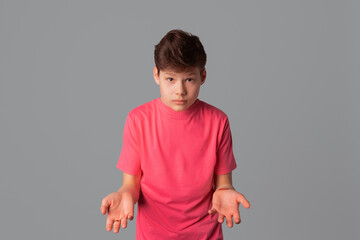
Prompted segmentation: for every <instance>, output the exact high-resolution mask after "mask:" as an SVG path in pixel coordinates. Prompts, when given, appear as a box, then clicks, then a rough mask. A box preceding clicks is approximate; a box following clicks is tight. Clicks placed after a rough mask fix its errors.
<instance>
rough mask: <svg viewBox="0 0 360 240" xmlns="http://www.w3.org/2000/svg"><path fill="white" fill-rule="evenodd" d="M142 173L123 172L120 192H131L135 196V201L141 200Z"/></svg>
mask: <svg viewBox="0 0 360 240" xmlns="http://www.w3.org/2000/svg"><path fill="white" fill-rule="evenodd" d="M140 179H141V175H131V174H128V173H125V172H123V184H122V186H121V187H120V188H119V190H118V192H124V191H127V192H130V193H131V195H132V196H133V199H134V203H137V201H138V200H139V193H140Z"/></svg>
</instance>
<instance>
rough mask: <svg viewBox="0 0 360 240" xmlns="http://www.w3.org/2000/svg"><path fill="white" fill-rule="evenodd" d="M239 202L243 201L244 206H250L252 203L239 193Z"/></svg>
mask: <svg viewBox="0 0 360 240" xmlns="http://www.w3.org/2000/svg"><path fill="white" fill-rule="evenodd" d="M237 202H238V203H241V204H242V205H243V206H244V208H250V203H249V201H248V200H247V199H246V198H245V196H244V195H243V194H239V196H238V198H237Z"/></svg>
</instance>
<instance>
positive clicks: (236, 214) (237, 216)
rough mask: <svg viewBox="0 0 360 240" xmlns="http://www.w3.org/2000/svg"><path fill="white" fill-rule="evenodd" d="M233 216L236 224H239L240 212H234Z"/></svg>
mask: <svg viewBox="0 0 360 240" xmlns="http://www.w3.org/2000/svg"><path fill="white" fill-rule="evenodd" d="M233 217H234V222H235V223H236V224H239V223H240V222H241V218H240V214H239V213H238V212H237V213H235V214H234V216H233Z"/></svg>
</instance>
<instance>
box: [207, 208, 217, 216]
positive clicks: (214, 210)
mask: <svg viewBox="0 0 360 240" xmlns="http://www.w3.org/2000/svg"><path fill="white" fill-rule="evenodd" d="M208 213H209V214H210V215H214V214H215V213H216V209H215V208H212V209H210V210H209V211H208Z"/></svg>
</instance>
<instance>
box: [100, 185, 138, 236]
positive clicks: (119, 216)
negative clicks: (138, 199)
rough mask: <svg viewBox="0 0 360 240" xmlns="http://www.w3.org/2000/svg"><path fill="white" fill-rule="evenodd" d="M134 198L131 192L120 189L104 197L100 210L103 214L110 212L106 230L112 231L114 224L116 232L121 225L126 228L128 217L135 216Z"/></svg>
mask: <svg viewBox="0 0 360 240" xmlns="http://www.w3.org/2000/svg"><path fill="white" fill-rule="evenodd" d="M134 205H135V202H134V199H133V197H132V195H131V193H130V192H127V191H119V192H114V193H111V194H109V195H108V196H106V197H104V198H103V200H102V202H101V207H100V211H101V213H102V214H103V215H105V214H106V212H108V215H107V220H106V230H107V231H109V232H111V229H112V227H113V225H114V233H118V232H119V229H120V225H121V226H122V228H126V226H127V219H129V220H130V221H131V220H133V218H134Z"/></svg>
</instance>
